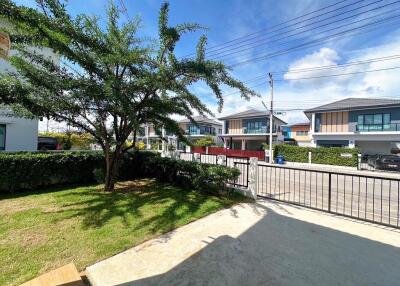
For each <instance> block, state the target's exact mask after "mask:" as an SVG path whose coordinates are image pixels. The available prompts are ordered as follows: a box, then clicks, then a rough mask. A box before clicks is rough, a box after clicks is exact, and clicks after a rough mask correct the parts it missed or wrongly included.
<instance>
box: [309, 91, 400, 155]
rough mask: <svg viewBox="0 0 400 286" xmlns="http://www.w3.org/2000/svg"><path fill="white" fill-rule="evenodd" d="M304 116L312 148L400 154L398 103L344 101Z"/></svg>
mask: <svg viewBox="0 0 400 286" xmlns="http://www.w3.org/2000/svg"><path fill="white" fill-rule="evenodd" d="M304 113H305V114H306V115H307V117H308V118H310V120H311V126H310V127H311V128H310V131H311V132H310V133H311V136H312V144H313V146H317V147H318V146H328V147H329V146H338V147H349V148H354V147H358V148H360V150H361V152H362V153H363V154H371V155H375V154H391V153H399V152H400V100H397V99H385V98H346V99H343V100H339V101H336V102H332V103H329V104H325V105H322V106H318V107H315V108H312V109H309V110H306V111H304Z"/></svg>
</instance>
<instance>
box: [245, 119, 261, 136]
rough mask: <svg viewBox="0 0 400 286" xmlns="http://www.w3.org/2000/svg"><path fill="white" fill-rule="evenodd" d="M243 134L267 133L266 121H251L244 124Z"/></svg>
mask: <svg viewBox="0 0 400 286" xmlns="http://www.w3.org/2000/svg"><path fill="white" fill-rule="evenodd" d="M244 133H249V134H252V133H267V122H266V120H260V119H253V120H249V121H247V122H246V123H245V130H244Z"/></svg>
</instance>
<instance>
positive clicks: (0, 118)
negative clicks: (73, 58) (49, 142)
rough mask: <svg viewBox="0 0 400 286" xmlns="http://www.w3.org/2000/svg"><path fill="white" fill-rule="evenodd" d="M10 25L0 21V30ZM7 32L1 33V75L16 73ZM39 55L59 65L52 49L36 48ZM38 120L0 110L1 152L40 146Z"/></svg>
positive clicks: (33, 148) (5, 109)
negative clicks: (10, 60) (9, 57)
mask: <svg viewBox="0 0 400 286" xmlns="http://www.w3.org/2000/svg"><path fill="white" fill-rule="evenodd" d="M10 27H11V26H10V24H9V23H8V22H7V21H6V20H4V19H0V28H7V29H9V28H10ZM9 40H10V39H9V37H8V35H7V34H6V33H5V32H0V73H5V72H16V70H15V69H14V67H13V66H12V65H11V64H10V63H9V61H8V59H7V57H8V56H9V55H13V54H15V53H16V51H14V50H12V49H11V50H9V48H10V46H11V48H12V45H11V43H10V42H9ZM35 49H36V50H37V51H38V53H41V54H43V55H45V56H48V57H49V58H51V59H52V60H53V61H55V62H56V63H58V57H57V56H56V55H55V54H54V53H52V52H51V50H50V49H47V48H45V49H41V48H35ZM38 126H39V123H38V119H28V118H20V117H18V116H15V115H13V113H12V112H11V111H10V110H8V109H7V108H6V107H3V108H2V109H1V110H0V151H33V150H37V144H38Z"/></svg>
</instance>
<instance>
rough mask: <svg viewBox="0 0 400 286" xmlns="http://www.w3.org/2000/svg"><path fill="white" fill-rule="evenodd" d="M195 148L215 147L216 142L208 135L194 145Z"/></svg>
mask: <svg viewBox="0 0 400 286" xmlns="http://www.w3.org/2000/svg"><path fill="white" fill-rule="evenodd" d="M194 146H199V147H207V146H215V141H214V138H213V137H212V136H210V135H206V136H204V137H203V138H201V139H199V140H197V141H196V142H195V143H194Z"/></svg>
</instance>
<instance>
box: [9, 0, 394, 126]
mask: <svg viewBox="0 0 400 286" xmlns="http://www.w3.org/2000/svg"><path fill="white" fill-rule="evenodd" d="M115 1H116V3H117V4H119V3H120V2H119V0H115ZM16 2H17V3H18V4H24V5H28V6H31V5H34V1H26V0H25V1H24V0H18V1H16ZM162 2H163V1H158V0H147V1H144V0H124V3H125V5H126V8H127V10H128V13H129V15H130V17H132V18H133V17H134V16H135V15H139V16H140V17H141V20H142V29H141V33H142V34H143V35H146V36H150V37H156V35H157V17H158V10H159V8H160V6H161V3H162ZM337 2H339V0H334V1H331V0H323V1H316V0H301V1H299V0H282V1H274V0H252V1H244V0H231V1H227V0H219V1H215V0H214V1H212V0H191V1H187V0H174V1H170V23H171V24H179V23H183V22H196V23H199V24H202V25H204V26H206V27H207V28H208V29H207V30H206V31H200V32H197V33H194V34H191V35H188V36H185V37H184V38H183V39H182V42H181V43H180V44H179V45H178V47H177V54H178V55H181V56H184V55H187V54H190V53H192V52H193V51H194V49H195V46H196V43H197V39H198V37H199V36H200V35H201V34H203V33H204V34H206V35H207V37H208V39H209V47H212V46H215V45H221V44H223V43H225V42H226V41H230V40H234V39H237V38H238V37H242V36H245V35H247V34H250V33H254V32H257V31H260V30H262V31H263V32H261V33H259V34H256V35H255V36H254V37H255V38H254V39H253V41H256V40H260V39H262V38H265V37H268V35H270V34H269V33H271V29H274V28H273V27H274V25H277V24H279V23H282V22H285V21H288V20H290V19H292V18H295V17H298V16H301V15H304V14H306V13H309V12H311V11H313V10H316V9H319V8H322V7H325V6H328V5H330V4H334V3H337ZM356 2H357V3H356ZM374 2H375V4H373V3H374ZM393 2H394V0H391V1H390V0H381V1H377V0H375V1H374V0H365V1H357V0H347V1H343V3H340V4H338V5H336V6H332V8H330V9H326V10H323V11H324V12H327V11H330V10H333V9H335V8H339V7H342V6H345V5H349V4H352V3H355V4H354V5H353V6H351V5H350V6H348V7H344V8H342V9H341V10H340V12H341V13H344V12H347V14H343V15H342V16H340V15H339V16H338V18H332V20H331V21H333V20H335V19H340V18H345V17H347V18H348V19H347V20H343V22H338V23H336V24H335V23H333V24H332V25H330V26H329V25H326V26H325V27H323V28H322V27H321V28H319V29H314V30H311V31H308V32H307V31H303V30H302V29H299V30H296V31H297V32H302V33H299V34H298V35H293V37H288V38H287V39H285V40H281V41H277V37H282V36H283V35H290V34H291V33H290V29H293V28H295V27H298V26H293V27H286V29H283V28H282V30H281V31H279V32H275V34H272V35H273V36H269V37H270V40H268V39H266V40H264V41H261V42H260V44H259V46H257V47H253V46H252V45H249V42H252V41H249V42H243V43H237V44H236V46H238V45H239V44H240V45H241V47H238V49H237V50H232V48H235V45H232V46H230V47H225V50H220V51H219V52H221V51H224V52H225V53H229V52H231V53H233V54H231V55H227V56H225V57H223V58H220V59H223V60H225V61H226V63H227V64H228V65H230V64H234V63H237V62H243V60H245V59H250V60H251V59H254V58H255V57H257V55H260V54H261V55H264V54H268V53H274V52H276V51H282V50H284V49H287V48H290V47H294V46H296V45H300V44H302V43H305V42H308V41H312V40H315V39H318V38H321V37H324V36H328V35H330V34H332V33H335V32H340V31H343V30H345V29H348V28H352V27H356V26H357V25H364V24H371V23H372V22H373V21H376V20H380V19H384V18H385V17H390V16H393V19H395V20H397V22H388V23H386V24H384V25H380V26H377V28H376V29H375V30H372V31H368V32H367V31H365V30H362V32H361V33H360V32H358V33H354V34H352V35H348V34H346V36H343V37H339V38H335V39H333V40H331V41H326V42H322V43H319V44H316V45H314V46H312V47H308V48H302V49H299V50H298V51H295V52H290V53H286V54H283V55H280V56H277V57H273V58H268V59H264V60H254V61H250V62H249V63H247V64H241V65H239V66H235V67H233V68H232V73H233V74H234V75H235V76H236V77H237V78H239V79H241V80H244V81H246V80H248V79H252V78H255V77H257V76H262V75H263V74H265V78H262V77H260V78H259V79H257V80H254V81H252V82H249V83H248V86H250V87H253V86H254V89H255V90H256V91H258V92H259V93H260V94H261V95H262V98H253V99H252V100H250V101H245V100H243V99H241V98H240V96H239V95H237V94H232V90H229V89H226V94H227V96H226V97H225V106H224V109H223V111H222V115H225V114H230V113H233V112H237V111H243V110H245V109H248V108H257V109H262V108H263V107H262V104H261V100H264V101H268V100H269V88H268V82H267V73H268V72H273V74H274V78H275V79H277V80H278V81H276V82H275V99H276V106H277V108H278V109H281V110H285V112H286V114H285V115H284V116H282V117H283V119H285V120H287V121H288V122H290V123H294V122H299V121H304V120H306V117H305V116H304V115H303V113H302V112H301V111H291V109H304V108H311V107H313V106H317V105H321V104H324V103H328V102H329V101H332V100H336V99H341V98H345V97H350V96H356V97H396V96H397V97H400V85H398V84H397V81H398V78H400V77H399V76H400V72H399V70H390V71H382V72H373V73H367V74H355V75H348V76H341V77H332V78H322V79H315V80H301V81H288V80H283V81H279V80H282V79H285V78H286V79H287V78H295V77H296V76H297V77H310V76H311V77H314V76H321V75H322V76H325V75H332V74H338V73H353V72H360V71H365V70H373V69H382V68H388V67H395V66H400V60H399V59H396V60H390V61H384V62H376V63H370V64H365V65H358V66H349V67H345V68H340V69H334V70H322V71H313V72H307V73H301V74H294V75H293V74H285V73H275V72H276V71H286V70H290V69H302V68H310V67H315V66H326V65H332V66H334V65H337V64H345V63H348V62H354V61H362V60H366V59H371V58H378V57H385V56H391V55H395V54H397V53H398V54H400V24H399V22H398V19H397V18H395V16H396V15H397V14H400V10H399V8H400V4H399V3H395V4H391V3H393ZM107 3H108V0H86V1H79V0H69V2H68V10H69V11H70V12H71V13H72V14H78V13H88V14H92V15H98V16H100V17H102V18H103V19H104V17H105V9H106V6H107ZM362 5H365V7H364V8H361V6H362ZM384 5H387V6H385V7H382V8H380V9H376V10H374V11H371V12H368V13H367V11H368V10H369V9H371V8H377V7H381V6H384ZM354 8H359V9H358V10H355V11H351V9H354ZM340 12H336V14H337V13H340ZM361 12H364V14H360V15H356V13H361ZM396 12H397V14H396ZM320 13H322V12H320ZM315 15H316V14H311V15H309V16H308V17H305V18H301V19H302V20H305V19H306V18H310V17H312V16H315ZM329 15H332V16H333V15H335V13H331V14H329ZM329 15H327V16H326V17H328V16H329ZM352 15H353V16H352ZM372 16H376V18H371V19H366V18H368V17H372ZM122 17H123V18H122V20H123V21H124V20H125V18H124V17H126V16H125V15H123V16H122ZM318 19H320V20H322V19H323V18H318ZM310 21H316V20H310ZM310 21H309V22H304V24H307V23H311V22H310ZM353 21H360V22H358V23H357V24H350V23H351V22H353ZM328 22H329V21H328V20H327V22H323V21H322V22H320V23H319V24H318V25H322V24H324V23H328ZM290 23H292V24H293V23H294V22H290ZM311 24H312V23H311ZM287 25H288V24H287ZM299 25H300V24H299ZM301 25H303V24H301ZM316 25H317V24H316ZM316 25H314V26H316ZM339 25H341V26H342V27H341V28H340V29H338V28H337V27H338V26H339ZM309 27H313V26H309ZM371 27H375V26H371ZM378 27H379V28H378ZM332 28H336V29H335V30H331V31H329V29H332ZM268 29H269V30H268ZM275 29H276V28H275ZM285 33H287V34H285ZM292 33H294V32H292ZM228 49H229V51H228ZM239 54H243V55H242V56H241V57H239ZM220 55H223V54H220ZM193 90H194V91H195V92H196V94H197V95H198V96H199V97H200V98H201V99H202V100H203V101H205V102H206V103H207V104H208V105H209V106H210V107H211V109H212V110H213V111H214V112H215V115H216V116H217V117H219V116H221V114H219V113H217V109H216V101H215V99H214V97H213V96H212V95H211V94H210V91H209V90H208V89H206V87H205V86H204V85H201V84H198V85H196V86H194V87H193Z"/></svg>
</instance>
